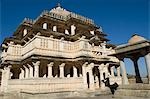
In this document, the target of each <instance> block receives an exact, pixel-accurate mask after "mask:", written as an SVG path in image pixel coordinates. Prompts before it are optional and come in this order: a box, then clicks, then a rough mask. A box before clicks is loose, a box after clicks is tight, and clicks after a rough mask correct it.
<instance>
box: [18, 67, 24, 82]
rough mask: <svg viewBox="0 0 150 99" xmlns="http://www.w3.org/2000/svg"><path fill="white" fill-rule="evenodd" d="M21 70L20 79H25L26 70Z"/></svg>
mask: <svg viewBox="0 0 150 99" xmlns="http://www.w3.org/2000/svg"><path fill="white" fill-rule="evenodd" d="M20 70H21V73H20V74H19V79H24V76H25V75H24V74H25V72H24V70H23V69H22V68H20Z"/></svg>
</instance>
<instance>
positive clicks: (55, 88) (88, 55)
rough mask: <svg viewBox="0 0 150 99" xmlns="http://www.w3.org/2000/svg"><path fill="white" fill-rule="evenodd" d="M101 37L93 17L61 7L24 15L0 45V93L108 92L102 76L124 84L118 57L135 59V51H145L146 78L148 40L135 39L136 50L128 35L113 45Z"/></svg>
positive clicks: (103, 36)
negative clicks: (123, 42)
mask: <svg viewBox="0 0 150 99" xmlns="http://www.w3.org/2000/svg"><path fill="white" fill-rule="evenodd" d="M106 36H107V34H105V33H104V32H103V30H102V27H101V26H97V25H96V24H95V22H94V21H93V20H92V19H89V18H87V17H84V16H81V15H79V14H76V13H74V12H70V11H68V10H66V9H64V8H62V7H61V6H60V5H58V6H56V7H54V8H53V9H51V10H50V11H43V12H42V13H41V14H40V15H39V16H38V17H37V19H35V20H32V19H29V18H25V19H24V20H23V22H22V23H21V24H20V25H19V26H18V28H17V29H16V31H15V32H14V33H13V36H12V37H9V38H6V39H5V40H4V41H3V43H2V45H1V49H2V54H1V63H0V74H1V87H0V90H1V92H4V93H5V92H11V91H13V92H14V91H16V92H27V93H49V92H65V91H85V90H86V91H87V90H107V88H106V85H105V83H104V80H105V79H106V78H109V80H110V84H114V83H117V84H119V85H128V84H129V81H128V78H127V74H126V69H125V66H124V63H123V59H124V58H125V57H130V58H133V59H135V58H134V57H131V56H134V54H136V55H137V58H138V57H140V56H138V54H137V53H138V52H141V54H139V55H147V56H145V57H146V63H147V66H148V71H149V72H148V73H149V75H148V78H149V79H150V70H149V68H150V66H149V64H150V62H149V60H150V57H149V56H150V55H149V48H150V43H149V41H148V40H145V39H144V40H143V39H142V40H140V41H142V43H141V42H140V43H138V44H141V45H140V46H143V47H142V48H139V49H141V50H140V51H137V49H138V47H139V46H138V45H137V46H136V44H137V43H135V42H133V40H132V39H131V40H130V41H129V44H128V45H123V46H122V45H121V46H117V47H116V46H115V45H112V44H109V43H108V41H109V40H108V39H107V38H106ZM135 38H136V36H134V39H135ZM139 38H140V37H139ZM141 38H142V37H141ZM136 42H138V41H136ZM132 44H133V45H132ZM142 44H143V45H142ZM144 44H145V45H144ZM146 44H147V45H146ZM130 48H133V49H130ZM143 49H144V50H145V51H143ZM133 50H135V51H134V52H133V53H132V51H133ZM147 50H148V51H147ZM135 64H136V61H135ZM120 69H121V70H122V72H121V71H120ZM135 69H136V70H135V71H136V81H137V83H141V82H142V80H141V79H140V75H139V72H138V69H137V66H135ZM148 83H150V80H149V81H148Z"/></svg>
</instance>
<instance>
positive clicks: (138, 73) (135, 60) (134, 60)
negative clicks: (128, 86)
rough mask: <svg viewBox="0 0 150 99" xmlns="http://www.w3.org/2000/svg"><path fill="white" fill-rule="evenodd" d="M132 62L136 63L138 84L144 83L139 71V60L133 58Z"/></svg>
mask: <svg viewBox="0 0 150 99" xmlns="http://www.w3.org/2000/svg"><path fill="white" fill-rule="evenodd" d="M132 61H133V63H134V68H135V78H136V83H142V82H143V81H142V79H141V76H140V71H139V67H138V63H137V61H138V58H135V57H133V58H132Z"/></svg>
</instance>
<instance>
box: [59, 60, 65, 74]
mask: <svg viewBox="0 0 150 99" xmlns="http://www.w3.org/2000/svg"><path fill="white" fill-rule="evenodd" d="M64 66H65V63H62V64H61V65H59V69H60V77H64Z"/></svg>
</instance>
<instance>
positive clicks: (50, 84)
mask: <svg viewBox="0 0 150 99" xmlns="http://www.w3.org/2000/svg"><path fill="white" fill-rule="evenodd" d="M84 89H85V88H84V87H83V79H82V77H79V78H50V79H48V78H38V79H11V80H9V81H8V91H18V92H27V93H48V92H63V91H80V90H84Z"/></svg>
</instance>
